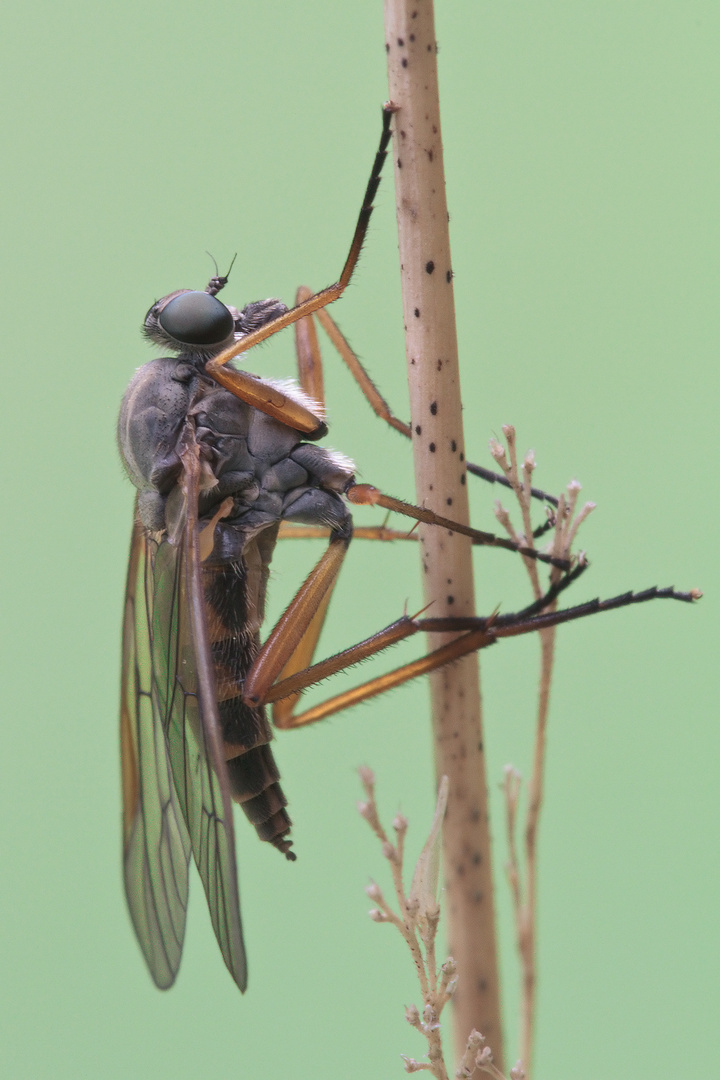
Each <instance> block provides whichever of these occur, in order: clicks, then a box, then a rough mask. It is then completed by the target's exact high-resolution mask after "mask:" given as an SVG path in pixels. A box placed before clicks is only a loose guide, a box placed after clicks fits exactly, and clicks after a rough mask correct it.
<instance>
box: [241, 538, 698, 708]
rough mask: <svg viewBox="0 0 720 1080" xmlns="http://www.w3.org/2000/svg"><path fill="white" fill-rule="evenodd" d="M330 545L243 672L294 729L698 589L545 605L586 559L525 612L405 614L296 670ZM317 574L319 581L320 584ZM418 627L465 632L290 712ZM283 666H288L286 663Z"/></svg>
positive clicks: (319, 604) (335, 564)
mask: <svg viewBox="0 0 720 1080" xmlns="http://www.w3.org/2000/svg"><path fill="white" fill-rule="evenodd" d="M331 551H332V544H331V547H330V548H329V549H328V552H326V553H325V555H324V556H323V558H322V559H321V560H320V562H319V563H318V565H317V567H316V568H315V569H314V570H313V571H312V572H311V574H310V575H309V577H308V579H307V580H306V582H305V583H304V584H303V585H302V586H301V588H300V590H299V592H298V594H297V596H296V597H295V599H294V600H293V601H292V602H291V604H290V605H289V607H288V608H287V610H286V611H285V613H284V614H283V616H282V617H281V618H280V620H279V622H278V623H277V625H276V626H275V628H274V629H273V631H272V633H271V635H270V637H269V638H268V640H267V642H266V643H265V645H264V646H263V649H262V650H261V652H260V654H259V656H258V658H257V660H256V662H255V664H254V665H253V667H252V668H251V670H250V672H249V674H248V676H247V678H246V680H245V693H244V697H245V698H246V700H247V701H248V703H249V704H252V705H260V704H270V703H273V702H283V703H285V702H287V704H285V705H284V707H281V708H280V710H279V711H278V710H277V707H276V710H275V712H274V721H275V723H276V726H278V727H280V728H286V729H289V728H296V727H302V726H305V725H307V724H312V723H315V722H316V721H317V720H322V719H324V718H325V717H327V716H331V715H332V714H333V713H336V712H339V711H340V710H341V709H346V708H348V707H349V706H351V705H355V704H357V703H359V702H361V701H366V700H368V699H369V698H371V697H375V696H377V695H378V694H382V693H384V692H385V691H386V690H390V689H392V688H393V687H395V686H400V685H401V684H402V683H404V682H408V681H409V680H410V679H414V678H417V677H418V676H419V675H425V674H427V673H428V672H430V671H433V670H435V669H436V668H438V667H442V666H443V665H444V664H448V663H450V662H451V661H453V660H457V659H458V658H459V657H461V656H464V655H466V654H467V653H470V652H475V651H476V650H478V649H484V648H486V647H487V646H488V645H493V644H495V642H497V641H499V640H500V639H501V638H504V637H515V636H518V635H520V634H529V633H534V632H536V631H538V630H542V629H545V628H546V627H549V626H557V625H559V624H561V623H565V622H570V621H572V620H574V619H579V618H584V617H585V616H587V615H594V614H596V613H599V612H602V611H612V610H614V609H615V608H620V607H626V606H628V605H630V604H637V603H643V602H646V601H648V600H654V599H668V598H669V599H674V600H683V601H685V602H692V601H693V600H696V599H697V598H698V596H699V594H698V593H697V592H696V591H692V592H676V591H675V590H674V589H671V588H669V589H657V588H651V589H647V590H645V591H644V592H642V593H623V594H622V595H621V596H616V597H613V598H612V599H610V600H591V601H589V602H588V603H585V604H579V605H577V606H576V607H571V608H565V609H564V610H562V611H550V612H548V611H545V610H544V609H545V608H547V606H548V605H549V604H551V603H552V602H553V601H554V600H555V599H556V598H557V596H558V595H559V594H560V593H561V592H562V591H563V590H564V589H565V588H567V587H568V585H570V584H571V583H572V582H573V581H574V580H575V579H576V578H577V577H578V576H579V575H580V574H581V573H582V572H583V570H584V569H585V566H586V564H580V565H578V566H576V567H575V568H574V569H573V571H571V573H570V574H567V575H566V576H565V577H564V578H562V579H561V581H560V582H558V583H557V584H556V585H555V586H553V587H552V588H551V589H550V590H549V591H548V593H546V595H545V596H544V597H542V598H541V599H540V600H539V601H536V602H535V603H534V604H532V605H530V606H529V607H527V608H524V609H523V610H522V611H520V612H517V613H514V614H508V615H498V614H495V615H491V616H490V617H488V618H470V617H465V618H435V619H433V618H411V617H409V616H403V617H402V618H401V619H398V621H397V622H395V623H392V624H391V625H390V626H387V627H385V629H384V630H381V631H380V632H379V633H377V634H373V635H372V636H371V637H369V638H367V639H366V640H365V641H361V642H359V643H358V644H357V645H353V646H351V647H350V648H349V649H345V650H343V651H342V652H340V653H337V654H336V655H334V656H331V657H328V659H326V660H323V661H321V662H320V663H318V664H314V665H312V666H311V667H306V668H303V669H300V668H295V670H294V671H292V672H290V671H289V670H288V658H292V657H297V656H299V655H300V654H301V652H302V648H303V645H302V642H303V638H304V636H305V633H306V632H307V630H308V629H309V628H310V627H311V626H312V625H313V620H314V618H315V617H316V615H318V614H321V618H324V614H325V612H324V608H323V605H324V603H325V598H326V596H327V588H326V587H323V585H322V582H326V581H327V580H329V579H330V578H332V581H333V582H334V580H335V579H336V578H337V573H338V571H339V568H340V562H341V561H342V555H340V561H337V559H336V558H335V557H333V556H331V554H330V553H331ZM343 554H344V552H343ZM318 582H321V584H320V585H319V586H318V584H317V583H318ZM420 632H423V633H462V636H461V637H458V638H455V639H454V640H453V641H451V642H450V643H449V644H447V645H444V646H442V647H441V648H439V649H436V650H434V651H433V652H431V653H428V654H427V655H426V656H423V657H420V658H419V659H418V660H414V661H412V662H411V663H409V664H405V665H403V666H401V667H398V668H395V669H394V670H392V671H390V672H387V673H386V674H384V675H380V676H378V677H377V678H374V679H370V680H369V681H368V682H366V683H363V684H362V685H360V686H357V687H355V688H354V689H352V690H348V691H345V692H344V693H342V694H338V695H337V696H335V697H332V698H330V699H329V700H327V701H325V702H322V703H321V704H319V705H315V706H313V707H311V708H310V709H308V710H306V711H305V712H303V713H300V714H299V715H298V716H295V715H293V707H294V704H295V702H296V701H297V698H298V697H299V695H300V693H301V692H302V691H303V690H305V689H307V688H308V687H310V686H314V685H316V684H317V683H319V682H321V681H322V680H323V679H326V678H328V677H329V676H330V675H334V674H335V673H337V672H339V671H344V670H346V669H347V668H349V667H352V666H353V665H354V664H357V663H360V662H361V661H363V660H366V659H368V658H370V657H372V656H376V655H377V654H378V653H380V652H382V651H384V650H385V649H387V648H388V647H389V646H391V645H395V644H397V643H398V642H399V641H402V640H404V639H405V638H407V637H411V636H413V635H414V634H417V633H420ZM315 640H316V639H315ZM313 648H314V642H313ZM283 668H284V670H282V669H283ZM281 670H282V674H281V677H280V679H279V681H277V682H275V676H276V675H277V674H278V673H280V672H281Z"/></svg>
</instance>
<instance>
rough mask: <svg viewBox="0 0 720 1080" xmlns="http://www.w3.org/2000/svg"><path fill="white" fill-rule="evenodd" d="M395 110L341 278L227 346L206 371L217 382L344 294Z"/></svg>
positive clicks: (386, 119) (386, 112) (386, 113)
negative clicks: (237, 360) (232, 364)
mask: <svg viewBox="0 0 720 1080" xmlns="http://www.w3.org/2000/svg"><path fill="white" fill-rule="evenodd" d="M393 111H394V110H393V109H392V108H391V107H390V106H385V107H384V108H383V122H382V134H381V136H380V144H379V146H378V149H377V153H376V155H375V160H374V162H373V167H372V171H371V173H370V179H369V180H368V184H367V187H366V189H365V195H364V197H363V202H362V206H361V207H360V213H359V214H358V219H357V224H356V226H355V233H354V234H353V238H352V243H351V244H350V250H349V252H348V256H347V258H346V260H345V265H344V266H343V268H342V271H341V273H340V277H339V278H338V280H337V281H336V282H335V284H334V285H328V287H327V288H326V289H321V290H320V292H318V293H315V294H314V295H313V296H310V297H308V299H307V300H304V301H303V302H302V303H300V304H297V305H296V306H295V307H293V308H290V310H289V311H286V312H284V313H283V314H282V315H279V316H278V317H277V318H276V319H271V321H270V322H268V323H266V324H265V325H264V326H260V327H258V329H257V330H253V331H252V332H251V333H249V334H246V335H245V337H243V338H242V340H241V341H239V342H237V343H236V344H234V345H231V346H230V348H228V349H224V350H223V351H222V352H221V353H219V354H218V355H217V356H216V357H214V358H213V359H212V360H209V361H208V363H207V365H206V368H205V370H206V371H207V372H208V374H209V375H211V376H212V378H214V379H216V380H217V381H218V382H220V381H221V379H220V378H219V372H220V371H221V369H222V367H223V365H225V364H227V362H228V361H229V360H232V359H233V357H235V356H238V355H239V354H240V353H244V352H247V351H248V349H252V348H253V346H254V345H259V344H260V342H261V341H265V339H266V338H269V337H271V336H272V335H273V334H277V332H278V331H279V330H283V329H284V328H285V327H286V326H291V325H292V324H293V323H294V322H297V321H298V319H302V318H303V317H304V316H305V315H311V314H312V312H313V311H318V310H319V309H320V308H323V307H325V306H326V305H327V304H332V302H333V301H334V300H337V299H339V297H341V296H342V294H343V293H344V291H345V289H346V287H347V285H348V282H349V281H350V278H351V277H352V274H353V270H354V269H355V266H356V265H357V261H358V258H359V257H360V250H361V248H362V246H363V242H364V240H365V235H366V233H367V228H368V224H369V222H370V216H371V214H372V211H373V199H374V198H375V194H376V192H377V189H378V185H379V183H380V174H381V172H382V167H383V164H384V162H385V158H386V157H387V148H388V145H389V143H390V118H391V116H392V113H393Z"/></svg>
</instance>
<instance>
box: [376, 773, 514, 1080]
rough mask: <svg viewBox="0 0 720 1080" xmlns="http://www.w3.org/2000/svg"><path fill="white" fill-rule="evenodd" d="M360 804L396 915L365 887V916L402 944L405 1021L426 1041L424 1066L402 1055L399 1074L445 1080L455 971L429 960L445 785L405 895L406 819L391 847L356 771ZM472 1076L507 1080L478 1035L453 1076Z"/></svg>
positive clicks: (450, 963) (451, 964)
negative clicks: (407, 978) (412, 986)
mask: <svg viewBox="0 0 720 1080" xmlns="http://www.w3.org/2000/svg"><path fill="white" fill-rule="evenodd" d="M358 771H359V773H360V779H361V781H362V785H363V788H364V789H365V801H364V802H361V803H359V804H358V810H359V812H360V814H361V816H362V817H363V818H364V819H365V820H366V821H367V823H368V825H369V826H370V828H371V829H372V830H373V832H374V833H375V835H376V836H377V838H378V840H379V841H380V844H381V845H382V853H383V855H384V856H385V858H386V859H387V861H388V863H389V865H390V872H391V874H392V880H393V888H394V890H395V898H396V900H397V906H398V911H397V912H396V911H395V910H394V908H393V907H392V906H391V905H390V904H389V903H388V901H387V900H386V899H385V896H384V895H383V892H382V889H381V888H380V886H379V885H377V884H376V883H375V882H372V883H371V884H370V885H368V887H367V889H366V890H365V891H366V892H367V895H368V896H369V897H370V899H371V900H372V901H373V903H375V904H377V907H375V908H372V909H371V911H370V918H371V919H372V920H373V921H374V922H379V923H391V924H392V925H393V926H394V927H396V929H397V930H398V931H399V932H400V934H401V935H402V937H403V938H404V940H405V942H406V944H407V946H408V948H409V950H410V954H411V956H412V959H413V963H414V965H415V970H416V972H417V976H418V980H419V983H420V993H421V995H422V1009H418V1007H417V1006H416V1005H410V1006H408V1007H407V1008H406V1010H405V1019H406V1020H407V1022H408V1023H409V1024H410V1026H411V1027H414V1028H415V1029H416V1030H417V1031H418V1032H420V1034H421V1035H423V1036H424V1037H425V1039H426V1040H427V1046H428V1051H427V1059H428V1060H427V1061H418V1060H417V1059H416V1058H412V1057H408V1056H407V1055H405V1054H403V1055H401V1056H402V1060H403V1065H404V1067H405V1072H408V1073H415V1072H429V1073H432V1075H433V1076H434V1077H436V1080H448V1078H449V1074H448V1070H447V1066H446V1064H445V1059H444V1056H443V1047H442V1038H441V1033H442V1027H441V1023H440V1018H441V1016H442V1012H443V1009H444V1008H445V1006H446V1005H447V1003H448V1002H449V1001H450V1000H451V998H452V997H453V995H454V994H455V992H456V989H457V985H458V976H457V965H456V963H455V961H454V960H453V958H452V957H451V956H449V957H448V958H447V960H446V961H445V963H444V964H442V966H441V967H440V968H439V969H438V966H437V960H436V955H435V939H436V936H437V929H438V924H439V922H440V904H439V902H438V899H437V897H438V882H439V877H440V829H441V826H442V822H443V818H444V817H445V813H446V809H447V806H448V791H449V787H450V785H449V781H448V778H447V776H443V777H442V778H441V780H440V785H439V788H438V797H437V806H436V808H435V815H434V817H433V823H432V827H431V829H430V835H429V836H428V838H427V841H426V842H425V846H424V847H423V849H422V851H421V853H420V857H419V859H418V861H417V864H416V866H415V872H414V874H413V879H412V884H411V886H410V891H409V892H408V893H407V894H406V893H405V885H404V881H403V860H404V853H405V834H406V832H407V829H408V821H407V818H405V817H403V815H402V814H398V815H396V817H395V819H394V821H393V830H394V832H395V843H394V844H393V843H392V842H391V841H390V838H389V837H388V834H387V832H386V831H385V829H384V827H383V825H382V822H381V821H380V816H379V814H378V809H377V803H376V801H375V777H374V775H373V773H372V771H371V770H370V769H368V768H362V769H359V770H358ZM476 1072H481V1073H485V1074H486V1075H488V1076H492V1077H494V1078H495V1080H507V1078H506V1077H505V1076H504V1075H503V1073H502V1071H501V1070H500V1069H499V1068H498V1067H497V1065H496V1064H495V1062H494V1060H493V1054H492V1050H491V1049H490V1047H489V1046H488V1045H487V1043H486V1040H485V1038H484V1036H482V1035H481V1034H480V1033H479V1032H478V1031H475V1030H473V1031H471V1032H470V1035H469V1036H467V1037H466V1038H465V1039H464V1041H463V1046H462V1048H461V1058H460V1063H459V1065H458V1067H457V1069H456V1070H455V1076H456V1077H458V1078H460V1080H470V1077H472V1076H473V1075H474V1074H475V1073H476ZM524 1076H525V1073H524V1072H523V1069H522V1066H521V1064H520V1062H518V1063H517V1064H516V1065H515V1067H514V1068H513V1069H511V1071H510V1077H509V1080H524Z"/></svg>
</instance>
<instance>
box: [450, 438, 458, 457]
mask: <svg viewBox="0 0 720 1080" xmlns="http://www.w3.org/2000/svg"><path fill="white" fill-rule="evenodd" d="M450 449H451V450H452V452H453V454H454V453H455V451H456V450H457V443H456V442H455V440H454V439H453V441H452V442H451V443H450Z"/></svg>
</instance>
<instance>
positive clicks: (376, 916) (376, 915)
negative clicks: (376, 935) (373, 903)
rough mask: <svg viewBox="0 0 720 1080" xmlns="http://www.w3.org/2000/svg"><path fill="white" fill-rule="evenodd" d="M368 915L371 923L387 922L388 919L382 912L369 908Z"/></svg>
mask: <svg viewBox="0 0 720 1080" xmlns="http://www.w3.org/2000/svg"><path fill="white" fill-rule="evenodd" d="M368 915H369V916H370V918H371V919H372V921H373V922H388V921H389V920H388V917H387V915H386V914H385V912H384V911H379V910H378V908H370V910H369V911H368Z"/></svg>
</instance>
